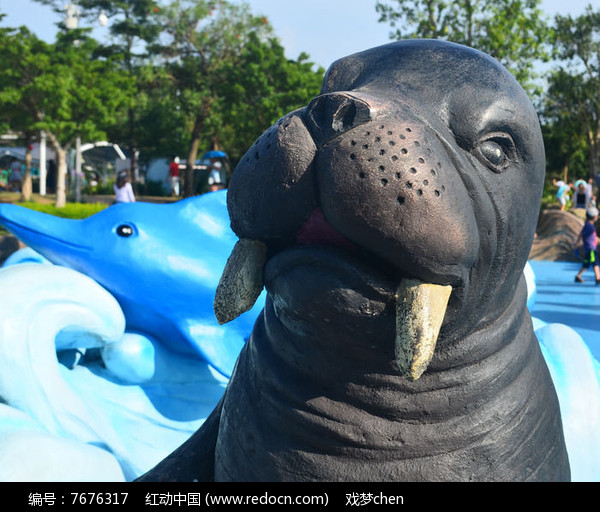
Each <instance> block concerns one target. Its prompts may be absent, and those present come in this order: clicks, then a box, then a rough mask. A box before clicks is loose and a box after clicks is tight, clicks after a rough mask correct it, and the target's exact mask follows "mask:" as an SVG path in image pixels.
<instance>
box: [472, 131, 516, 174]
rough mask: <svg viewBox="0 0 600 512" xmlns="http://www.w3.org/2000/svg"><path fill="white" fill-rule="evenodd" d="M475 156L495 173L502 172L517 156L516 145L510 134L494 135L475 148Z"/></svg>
mask: <svg viewBox="0 0 600 512" xmlns="http://www.w3.org/2000/svg"><path fill="white" fill-rule="evenodd" d="M474 152H475V156H477V158H479V160H480V161H481V162H482V163H483V164H485V165H486V166H487V167H489V168H490V169H491V170H492V171H494V172H502V171H504V169H506V167H507V166H508V164H509V163H510V161H511V160H513V159H514V158H515V156H516V150H515V143H514V142H513V140H512V137H510V135H508V134H492V135H490V136H488V137H487V138H486V139H484V140H482V141H481V142H480V143H479V145H478V146H476V147H475V150H474Z"/></svg>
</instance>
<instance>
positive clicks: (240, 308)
mask: <svg viewBox="0 0 600 512" xmlns="http://www.w3.org/2000/svg"><path fill="white" fill-rule="evenodd" d="M266 257H267V246H266V245H265V244H264V243H262V242H260V241H259V240H250V239H247V238H242V239H240V240H239V241H238V242H237V243H236V244H235V246H234V248H233V251H232V252H231V255H230V256H229V258H228V260H227V263H226V264H225V268H224V270H223V275H222V276H221V279H220V281H219V284H218V286H217V291H216V293H215V300H214V303H213V308H214V310H215V316H216V317H217V321H218V322H219V324H224V323H227V322H230V321H231V320H234V319H236V318H237V317H238V316H240V315H241V314H242V313H245V312H246V311H248V310H249V309H251V308H252V306H254V303H255V302H256V299H258V296H259V295H260V293H261V292H262V289H263V267H264V265H265V261H266Z"/></svg>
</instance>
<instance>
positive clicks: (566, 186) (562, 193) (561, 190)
mask: <svg viewBox="0 0 600 512" xmlns="http://www.w3.org/2000/svg"><path fill="white" fill-rule="evenodd" d="M553 183H554V186H555V187H557V188H558V190H557V192H556V196H555V197H556V200H557V201H558V202H559V203H560V209H561V211H564V210H565V209H566V207H567V198H568V197H569V192H570V190H571V184H570V183H565V182H564V181H562V180H557V179H554V180H553Z"/></svg>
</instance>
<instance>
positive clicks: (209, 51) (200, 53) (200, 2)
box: [161, 0, 271, 196]
mask: <svg viewBox="0 0 600 512" xmlns="http://www.w3.org/2000/svg"><path fill="white" fill-rule="evenodd" d="M161 14H162V20H163V26H164V29H165V32H166V35H167V41H166V44H165V45H163V46H162V48H161V53H162V55H163V57H164V58H165V59H166V60H167V64H166V67H167V70H168V71H169V73H170V75H171V77H172V81H173V83H172V87H173V89H172V90H173V92H174V94H175V95H176V97H177V99H178V102H179V109H180V112H182V113H183V114H184V115H185V116H186V123H185V124H186V126H187V127H188V129H189V133H190V139H189V147H188V151H187V158H186V164H187V166H186V167H187V168H186V171H185V176H184V196H190V195H192V194H193V193H194V180H193V173H194V170H193V166H194V162H195V160H196V158H197V155H198V149H199V147H200V143H201V141H202V140H205V141H208V143H209V144H210V146H211V149H220V147H221V138H220V137H221V136H220V132H221V128H222V127H223V125H224V120H223V118H222V113H223V110H222V109H220V108H218V105H219V98H220V91H221V89H222V86H223V84H224V83H225V82H226V81H228V80H229V79H230V78H229V77H228V75H227V70H229V69H231V68H232V67H236V66H239V65H240V63H241V55H242V50H243V48H244V46H245V44H246V43H247V42H248V40H249V37H250V34H251V33H256V34H258V37H259V38H260V37H265V36H266V35H268V34H270V32H271V28H270V26H269V25H268V22H267V19H266V18H264V17H259V16H254V15H252V14H251V13H250V10H249V7H248V6H247V4H245V3H241V4H233V3H229V2H226V1H223V0H219V1H217V0H213V1H205V0H175V1H173V2H171V3H170V4H169V5H168V6H166V7H165V8H163V9H161Z"/></svg>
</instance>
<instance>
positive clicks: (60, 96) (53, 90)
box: [0, 27, 129, 207]
mask: <svg viewBox="0 0 600 512" xmlns="http://www.w3.org/2000/svg"><path fill="white" fill-rule="evenodd" d="M97 48H98V44H97V42H96V41H94V40H93V39H91V38H89V37H86V36H85V34H84V33H83V32H82V31H74V32H69V33H61V34H59V36H58V38H57V41H56V43H54V44H47V43H44V42H43V41H40V40H39V39H38V38H37V37H35V36H34V35H33V34H32V33H31V32H29V31H28V30H27V29H26V28H25V27H21V28H20V29H7V30H3V31H2V32H1V33H0V52H2V55H3V56H4V57H7V56H10V58H3V59H1V60H0V76H2V78H1V79H0V91H1V92H0V109H2V110H3V111H4V112H8V113H14V115H13V114H11V115H10V119H9V120H8V123H9V125H10V126H11V127H14V128H15V129H18V130H22V131H23V132H24V133H31V132H35V133H38V132H39V131H40V130H44V131H45V132H46V134H47V137H48V140H49V142H50V144H51V145H52V147H53V149H54V151H55V152H56V155H57V183H56V185H57V197H56V205H57V206H58V207H62V206H64V205H65V204H66V175H67V153H68V151H69V149H70V148H71V147H73V145H74V143H75V140H76V138H77V137H81V138H83V139H88V140H95V139H98V138H104V134H105V129H106V127H107V126H109V125H110V124H111V123H114V122H115V112H117V111H118V110H119V107H120V106H121V104H122V103H123V100H124V94H126V92H127V91H128V89H129V82H128V81H127V79H126V77H123V75H122V74H121V73H118V72H117V71H116V70H115V67H114V65H113V64H112V63H111V62H110V61H109V60H106V59H99V58H97V57H96V54H95V51H96V50H97ZM17 113H20V114H19V115H20V116H21V117H19V116H17V115H16V114H17Z"/></svg>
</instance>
